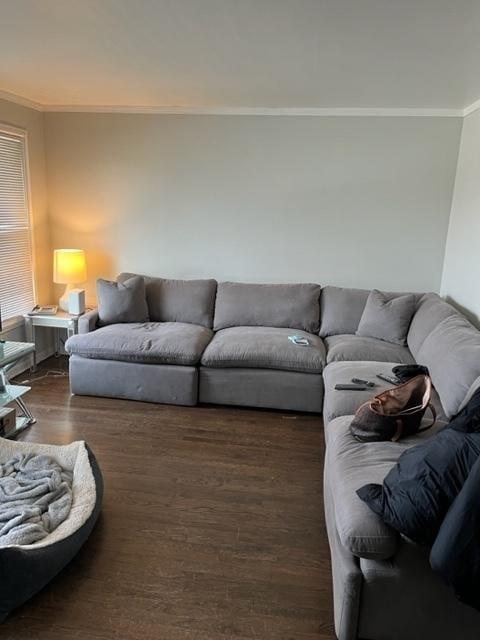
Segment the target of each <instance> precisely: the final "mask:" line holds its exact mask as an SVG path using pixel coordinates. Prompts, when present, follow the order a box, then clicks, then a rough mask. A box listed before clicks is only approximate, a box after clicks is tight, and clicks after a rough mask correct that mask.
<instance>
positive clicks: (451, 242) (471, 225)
mask: <svg viewBox="0 0 480 640" xmlns="http://www.w3.org/2000/svg"><path fill="white" fill-rule="evenodd" d="M442 295H444V296H446V297H447V299H448V300H450V301H451V302H453V303H454V304H455V305H456V306H458V307H460V308H461V309H462V311H464V312H465V314H466V315H467V316H468V317H469V318H470V319H471V320H472V321H473V322H474V323H476V324H477V325H479V326H480V111H476V112H475V113H472V114H471V115H469V116H467V117H466V118H465V120H464V123H463V131H462V139H461V146H460V153H459V157H458V169H457V177H456V181H455V190H454V196H453V203H452V213H451V217H450V226H449V230H448V239H447V247H446V252H445V265H444V272H443V278H442Z"/></svg>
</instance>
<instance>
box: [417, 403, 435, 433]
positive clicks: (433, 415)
mask: <svg viewBox="0 0 480 640" xmlns="http://www.w3.org/2000/svg"><path fill="white" fill-rule="evenodd" d="M427 409H430V411H431V413H432V418H433V420H432V423H431V424H429V425H427V426H426V427H423V429H419V430H418V431H417V433H422V431H426V430H427V429H431V428H432V427H433V425H434V424H435V423H436V421H437V412H436V410H435V407H434V406H433V404H431V403H430V402H429V403H428V406H427Z"/></svg>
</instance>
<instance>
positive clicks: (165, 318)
mask: <svg viewBox="0 0 480 640" xmlns="http://www.w3.org/2000/svg"><path fill="white" fill-rule="evenodd" d="M133 275H135V274H132V273H121V274H120V275H119V276H118V278H117V280H118V282H124V281H125V280H128V279H129V278H131V277H132V276H133ZM142 277H143V279H144V280H145V287H146V293H147V305H148V311H149V316H150V321H151V322H187V323H189V324H197V325H200V326H201V327H207V328H211V327H212V324H213V309H214V306H215V293H216V290H217V282H216V280H169V279H166V278H154V277H151V276H142Z"/></svg>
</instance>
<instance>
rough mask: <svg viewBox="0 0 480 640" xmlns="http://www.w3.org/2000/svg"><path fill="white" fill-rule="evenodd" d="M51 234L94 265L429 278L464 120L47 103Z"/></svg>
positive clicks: (234, 274) (260, 275)
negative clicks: (169, 111)
mask: <svg viewBox="0 0 480 640" xmlns="http://www.w3.org/2000/svg"><path fill="white" fill-rule="evenodd" d="M45 122H46V143H47V162H48V194H49V214H50V219H51V242H52V246H54V247H56V248H60V247H62V246H66V247H72V246H78V247H81V248H85V249H86V250H87V259H88V267H89V276H90V282H89V286H88V288H87V290H88V297H89V300H90V301H93V299H94V281H95V279H96V278H97V277H98V276H106V277H113V276H115V275H116V274H117V273H118V272H119V271H121V270H123V269H128V270H130V271H138V272H144V273H149V274H156V275H164V276H166V277H180V278H181V277H185V278H190V277H205V276H208V277H216V278H217V279H233V280H245V281H257V282H262V281H264V282H283V281H290V282H292V281H315V282H319V283H321V284H326V283H328V284H337V285H346V286H359V287H379V288H384V289H403V290H435V291H438V290H439V288H440V279H441V273H442V264H443V255H444V248H445V238H446V232H447V225H448V217H449V212H450V204H451V195H452V189H453V182H454V176H455V167H456V159H457V153H458V144H459V139H460V131H461V120H460V119H457V118H431V117H280V116H273V117H268V116H246V117H243V116H166V115H138V114H130V115H128V114H85V113H83V114H79V113H47V114H46V115H45Z"/></svg>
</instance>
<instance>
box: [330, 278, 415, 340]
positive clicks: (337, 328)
mask: <svg viewBox="0 0 480 640" xmlns="http://www.w3.org/2000/svg"><path fill="white" fill-rule="evenodd" d="M369 295H370V290H369V289H350V288H348V287H331V286H327V287H323V288H322V295H321V298H320V316H321V324H320V337H321V338H326V337H327V336H335V335H340V334H347V333H350V334H355V333H356V332H357V329H358V326H359V324H360V319H361V317H362V315H363V312H364V310H365V305H366V304H367V300H368V297H369ZM382 295H383V296H384V297H385V300H387V301H389V300H393V299H394V298H398V297H400V296H404V295H406V292H403V293H402V292H400V291H382ZM413 295H414V296H415V299H416V302H417V304H418V301H419V300H420V298H421V296H422V294H421V293H415V294H413Z"/></svg>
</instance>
